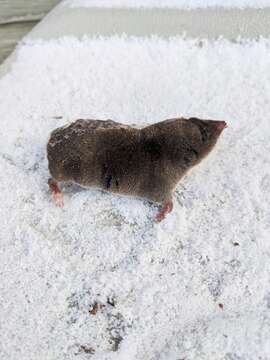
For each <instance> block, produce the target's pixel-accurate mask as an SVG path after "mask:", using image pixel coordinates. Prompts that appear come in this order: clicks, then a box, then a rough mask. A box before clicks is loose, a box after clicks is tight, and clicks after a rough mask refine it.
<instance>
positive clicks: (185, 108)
mask: <svg viewBox="0 0 270 360" xmlns="http://www.w3.org/2000/svg"><path fill="white" fill-rule="evenodd" d="M269 94H270V40H264V39H261V40H260V41H257V42H255V41H254V42H247V43H230V42H228V41H225V40H219V41H216V42H207V41H199V40H198V41H197V40H185V39H183V38H173V39H169V40H164V39H159V38H157V37H152V38H140V39H136V38H128V37H124V36H123V37H114V38H97V39H87V38H83V39H81V40H78V39H76V38H70V37H67V38H61V39H59V40H51V41H47V42H44V41H25V42H24V43H23V44H22V45H21V47H20V50H19V52H18V58H17V60H16V62H15V63H14V64H13V66H12V69H11V70H10V72H9V73H8V74H6V75H5V76H4V77H3V78H2V79H1V80H0V113H1V131H0V168H1V171H0V179H1V180H0V187H1V190H0V214H1V220H2V223H1V230H0V232H1V248H0V318H1V322H0V333H1V338H0V358H1V359H8V360H18V359H20V360H37V359H46V360H47V359H50V360H56V359H57V360H66V359H93V360H113V359H123V360H146V359H147V360H179V359H185V360H193V359H194V360H198V359H200V360H204V359H205V360H221V359H225V360H254V359H262V360H267V359H270V276H269V275H270V241H269V233H270V212H269V209H270V191H269V190H270V156H269V154H270V141H269V140H270V120H269V114H270V101H269ZM179 116H185V117H191V116H197V117H201V118H205V119H217V120H226V121H227V123H228V125H229V127H228V128H227V129H226V130H225V131H224V133H223V134H222V136H221V138H220V140H219V142H218V144H217V146H216V148H215V149H214V150H213V152H212V153H211V154H210V155H209V156H208V157H207V158H206V159H205V160H204V161H203V162H202V163H201V164H200V165H199V166H197V167H195V168H194V169H193V170H192V171H191V172H190V173H189V174H188V175H187V176H186V177H185V178H184V179H183V181H181V183H180V184H179V186H178V187H177V190H176V193H175V197H174V211H173V212H172V213H171V214H170V215H168V216H167V218H166V220H164V221H163V222H162V223H160V224H157V223H154V222H153V218H154V216H155V214H156V213H157V211H158V207H157V206H156V205H154V204H150V203H148V202H147V201H143V200H140V199H134V198H130V197H124V196H116V195H111V194H108V193H105V192H101V191H98V190H86V189H81V188H79V187H78V186H74V185H66V186H65V187H64V193H65V207H64V208H63V209H60V208H57V207H56V206H55V205H54V203H53V201H52V199H51V196H50V193H49V191H48V186H47V179H48V176H49V174H48V169H47V160H46V143H47V140H48V137H49V133H50V131H51V130H53V129H54V128H56V127H58V126H60V125H63V124H66V123H69V122H71V121H73V120H75V119H78V118H88V119H91V118H93V119H108V118H110V119H114V120H116V121H120V122H123V123H126V124H134V123H135V124H137V125H142V124H148V123H153V122H157V121H160V120H163V119H166V118H172V117H179Z"/></svg>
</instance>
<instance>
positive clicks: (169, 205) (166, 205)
mask: <svg viewBox="0 0 270 360" xmlns="http://www.w3.org/2000/svg"><path fill="white" fill-rule="evenodd" d="M172 209H173V202H172V201H169V202H166V203H164V204H163V205H162V208H161V210H160V211H159V213H158V214H157V216H156V221H157V222H160V221H162V220H164V219H165V217H166V215H167V214H169V213H170V212H171V211H172Z"/></svg>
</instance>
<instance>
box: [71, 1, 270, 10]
mask: <svg viewBox="0 0 270 360" xmlns="http://www.w3.org/2000/svg"><path fill="white" fill-rule="evenodd" d="M64 4H65V5H69V6H71V7H106V8H113V7H120V8H123V7H124V8H129V7H131V8H134V7H135V8H157V7H159V8H160V7H161V8H180V9H196V8H208V7H223V8H246V7H251V8H263V7H270V0H65V1H64Z"/></svg>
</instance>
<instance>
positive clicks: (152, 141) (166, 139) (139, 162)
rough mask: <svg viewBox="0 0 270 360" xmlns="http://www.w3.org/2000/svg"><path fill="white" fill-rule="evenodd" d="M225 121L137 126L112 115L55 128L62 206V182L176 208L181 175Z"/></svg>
mask: <svg viewBox="0 0 270 360" xmlns="http://www.w3.org/2000/svg"><path fill="white" fill-rule="evenodd" d="M226 126H227V125H226V122H225V121H214V120H201V119H197V118H190V119H184V118H176V119H169V120H165V121H161V122H158V123H155V124H152V125H149V126H146V127H144V128H141V129H138V128H134V127H132V126H128V125H124V124H121V123H118V122H115V121H113V120H105V121H103V120H83V119H80V120H77V121H75V122H74V123H72V124H70V125H67V126H64V127H60V128H58V129H56V130H54V131H53V132H52V133H51V136H50V139H49V142H48V145H47V155H48V162H49V171H50V174H51V178H50V179H49V182H48V183H49V186H50V189H51V191H52V193H53V196H54V198H55V200H56V203H57V204H58V205H60V206H63V194H62V192H61V190H60V188H59V185H58V183H59V182H62V181H63V182H65V181H72V182H74V183H77V184H79V185H82V186H87V187H95V188H100V189H103V190H106V191H109V192H113V193H119V194H126V195H132V196H139V197H142V198H145V199H148V200H150V201H152V202H156V203H159V204H161V205H162V208H161V210H160V212H159V213H158V215H157V217H156V220H157V221H161V220H162V219H164V217H165V216H166V214H167V213H169V212H170V211H171V210H172V207H173V203H172V194H173V191H174V189H175V187H176V185H177V183H178V182H179V180H180V179H181V178H182V177H183V176H184V175H185V174H186V173H187V171H188V170H189V169H190V168H191V167H193V166H194V165H196V164H198V163H199V162H200V161H201V160H202V159H203V158H204V157H205V156H206V155H207V154H208V153H209V152H210V151H211V150H212V149H213V147H214V145H215V144H216V142H217V140H218V138H219V136H220V134H221V133H222V131H223V130H224V128H225V127H226Z"/></svg>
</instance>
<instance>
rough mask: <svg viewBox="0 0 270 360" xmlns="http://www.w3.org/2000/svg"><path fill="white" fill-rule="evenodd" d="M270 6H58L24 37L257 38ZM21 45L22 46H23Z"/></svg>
mask: <svg viewBox="0 0 270 360" xmlns="http://www.w3.org/2000/svg"><path fill="white" fill-rule="evenodd" d="M269 24H270V7H269V8H264V9H253V8H246V9H225V8H208V9H194V10H182V9H170V8H168V9H167V8H165V9H164V8H162V9H161V8H154V9H148V8H112V9H108V8H69V7H66V6H63V4H61V3H60V5H58V6H56V7H55V8H54V9H53V10H52V11H51V12H50V13H49V14H48V15H47V16H46V17H45V18H44V19H43V20H42V21H41V22H40V23H38V24H37V25H36V26H35V27H34V28H33V30H32V31H30V33H29V34H28V35H26V37H25V38H24V39H26V40H27V39H31V40H35V39H43V40H49V39H57V38H60V37H63V36H75V37H79V38H80V37H82V36H84V35H87V36H89V37H93V36H99V35H101V36H112V35H121V34H123V33H125V34H126V35H128V36H143V37H145V36H151V35H157V36H161V37H165V38H168V37H171V36H177V35H183V34H185V35H186V36H187V37H190V38H201V39H203V38H206V39H210V40H214V39H216V38H219V37H223V38H225V39H228V40H232V41H234V40H237V39H238V38H241V39H257V38H259V37H260V36H262V37H269V36H270V26H269ZM19 46H20V45H19ZM16 52H17V49H15V50H14V52H13V53H12V54H11V55H10V57H9V58H8V59H7V60H6V61H5V62H4V63H3V64H2V65H1V66H0V77H1V76H3V75H4V74H6V73H7V72H8V71H9V70H10V68H11V66H12V63H13V61H14V60H15V59H16Z"/></svg>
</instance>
